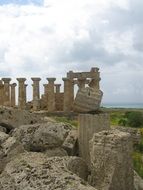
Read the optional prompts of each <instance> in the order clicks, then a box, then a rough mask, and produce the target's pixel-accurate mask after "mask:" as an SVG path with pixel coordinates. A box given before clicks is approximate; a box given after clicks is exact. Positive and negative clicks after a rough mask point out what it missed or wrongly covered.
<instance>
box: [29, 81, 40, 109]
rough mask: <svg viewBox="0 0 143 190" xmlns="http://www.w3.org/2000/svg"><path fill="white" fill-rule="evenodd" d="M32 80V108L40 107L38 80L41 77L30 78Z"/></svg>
mask: <svg viewBox="0 0 143 190" xmlns="http://www.w3.org/2000/svg"><path fill="white" fill-rule="evenodd" d="M31 79H32V81H33V85H32V86H33V110H35V111H36V110H39V109H40V89H39V82H40V80H41V78H31Z"/></svg>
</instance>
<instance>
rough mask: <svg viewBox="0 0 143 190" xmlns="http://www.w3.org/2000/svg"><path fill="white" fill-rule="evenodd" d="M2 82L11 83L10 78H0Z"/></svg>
mask: <svg viewBox="0 0 143 190" xmlns="http://www.w3.org/2000/svg"><path fill="white" fill-rule="evenodd" d="M2 80H3V81H4V83H9V82H10V81H11V78H2Z"/></svg>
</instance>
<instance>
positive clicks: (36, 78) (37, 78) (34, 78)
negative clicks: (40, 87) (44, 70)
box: [31, 77, 41, 82]
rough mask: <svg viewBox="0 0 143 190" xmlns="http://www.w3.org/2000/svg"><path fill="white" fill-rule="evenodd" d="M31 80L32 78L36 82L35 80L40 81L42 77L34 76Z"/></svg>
mask: <svg viewBox="0 0 143 190" xmlns="http://www.w3.org/2000/svg"><path fill="white" fill-rule="evenodd" d="M31 80H32V81H33V82H35V81H40V80H41V78H39V77H32V78H31Z"/></svg>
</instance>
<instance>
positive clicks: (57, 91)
mask: <svg viewBox="0 0 143 190" xmlns="http://www.w3.org/2000/svg"><path fill="white" fill-rule="evenodd" d="M55 87H56V93H60V87H61V84H55Z"/></svg>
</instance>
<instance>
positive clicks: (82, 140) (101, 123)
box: [78, 113, 110, 166]
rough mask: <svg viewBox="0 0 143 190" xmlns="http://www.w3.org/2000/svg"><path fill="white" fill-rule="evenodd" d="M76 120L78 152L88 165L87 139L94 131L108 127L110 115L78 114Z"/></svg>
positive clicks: (90, 137)
mask: <svg viewBox="0 0 143 190" xmlns="http://www.w3.org/2000/svg"><path fill="white" fill-rule="evenodd" d="M78 121H79V129H78V138H79V154H80V156H81V157H82V158H83V159H85V160H86V162H87V163H88V165H89V166H90V153H89V141H90V140H91V139H92V137H93V134H94V133H98V132H100V131H103V130H108V129H110V117H109V114H107V113H100V114H80V115H79V117H78Z"/></svg>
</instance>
